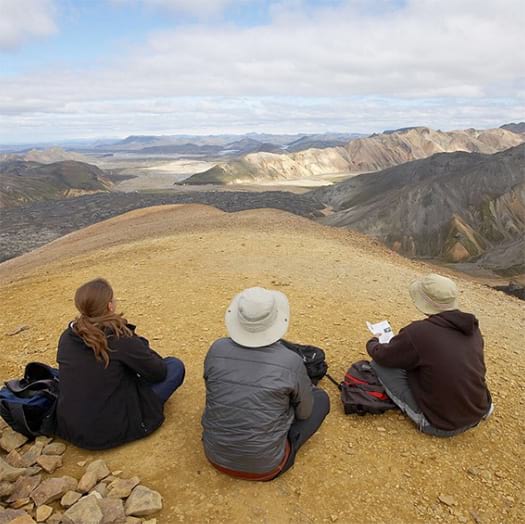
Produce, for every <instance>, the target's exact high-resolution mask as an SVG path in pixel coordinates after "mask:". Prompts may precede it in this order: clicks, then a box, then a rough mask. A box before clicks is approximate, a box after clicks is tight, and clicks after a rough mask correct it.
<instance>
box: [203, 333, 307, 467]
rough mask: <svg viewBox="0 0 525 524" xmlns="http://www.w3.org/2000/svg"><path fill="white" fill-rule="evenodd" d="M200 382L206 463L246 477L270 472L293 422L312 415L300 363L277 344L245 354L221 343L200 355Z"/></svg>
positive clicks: (240, 348)
mask: <svg viewBox="0 0 525 524" xmlns="http://www.w3.org/2000/svg"><path fill="white" fill-rule="evenodd" d="M204 379H205V381H206V408H205V410H204V415H203V417H202V426H203V428H204V431H203V443H204V450H205V452H206V456H207V457H208V459H209V460H211V461H212V462H213V463H215V464H218V465H219V466H223V467H225V468H228V469H233V470H235V471H243V472H247V473H266V472H269V471H272V470H273V469H275V468H276V467H277V466H278V465H279V462H280V461H281V459H282V458H283V455H284V451H285V445H286V436H287V433H288V430H289V429H290V425H291V424H292V422H293V421H294V418H298V419H306V418H308V417H309V416H310V415H311V413H312V405H313V397H312V384H311V381H310V379H309V378H308V375H307V373H306V368H305V366H304V364H303V361H302V359H301V357H299V356H298V355H297V354H296V353H294V352H293V351H290V350H289V349H287V348H286V347H284V346H283V345H282V344H281V343H280V342H276V343H275V344H272V345H271V346H266V347H262V348H247V347H243V346H239V345H238V344H236V343H235V342H234V341H233V340H231V339H230V338H221V339H219V340H217V341H216V342H214V343H213V344H212V346H211V348H210V349H209V351H208V354H207V355H206V360H205V361H204Z"/></svg>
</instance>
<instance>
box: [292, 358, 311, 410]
mask: <svg viewBox="0 0 525 524" xmlns="http://www.w3.org/2000/svg"><path fill="white" fill-rule="evenodd" d="M295 375H296V386H295V389H294V391H293V393H292V398H291V400H292V405H293V407H294V409H295V418H297V419H299V420H304V419H307V418H308V417H309V416H310V415H311V414H312V407H313V404H314V397H313V395H312V381H311V380H310V377H309V376H308V374H307V373H306V368H305V366H304V364H303V363H302V362H301V363H300V365H299V366H298V368H297V370H296V373H295Z"/></svg>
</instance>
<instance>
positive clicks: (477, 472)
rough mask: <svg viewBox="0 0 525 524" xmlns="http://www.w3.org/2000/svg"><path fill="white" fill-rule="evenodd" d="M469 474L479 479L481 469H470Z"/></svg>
mask: <svg viewBox="0 0 525 524" xmlns="http://www.w3.org/2000/svg"><path fill="white" fill-rule="evenodd" d="M467 473H468V474H469V475H472V476H473V477H477V476H478V475H479V469H478V468H468V469H467Z"/></svg>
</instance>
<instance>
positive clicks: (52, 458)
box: [36, 455, 62, 473]
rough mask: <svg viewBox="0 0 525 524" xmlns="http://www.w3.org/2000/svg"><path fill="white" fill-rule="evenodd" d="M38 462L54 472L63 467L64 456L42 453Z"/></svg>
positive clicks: (45, 468) (48, 470)
mask: <svg viewBox="0 0 525 524" xmlns="http://www.w3.org/2000/svg"><path fill="white" fill-rule="evenodd" d="M36 462H37V464H38V465H39V466H42V468H43V469H44V470H45V471H47V472H48V473H53V472H54V471H55V470H57V469H58V468H60V467H62V457H61V456H59V455H41V456H40V457H38V459H37V461H36Z"/></svg>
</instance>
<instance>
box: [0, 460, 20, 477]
mask: <svg viewBox="0 0 525 524" xmlns="http://www.w3.org/2000/svg"><path fill="white" fill-rule="evenodd" d="M25 473H26V470H25V469H24V468H13V466H10V465H9V464H8V463H7V462H6V461H5V460H3V459H1V458H0V482H2V481H4V480H7V481H9V482H14V481H15V480H16V479H17V478H18V477H20V476H21V475H25Z"/></svg>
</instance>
